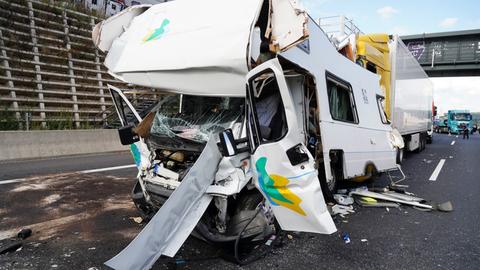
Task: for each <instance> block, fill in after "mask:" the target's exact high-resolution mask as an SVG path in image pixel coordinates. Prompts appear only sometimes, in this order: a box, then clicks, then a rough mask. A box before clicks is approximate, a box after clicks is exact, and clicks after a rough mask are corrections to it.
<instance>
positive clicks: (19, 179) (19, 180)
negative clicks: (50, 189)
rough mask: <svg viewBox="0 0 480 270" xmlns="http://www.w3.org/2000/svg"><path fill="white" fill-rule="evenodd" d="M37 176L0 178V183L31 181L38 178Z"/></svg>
mask: <svg viewBox="0 0 480 270" xmlns="http://www.w3.org/2000/svg"><path fill="white" fill-rule="evenodd" d="M38 179H40V178H39V177H32V178H17V179H10V180H0V185H6V184H12V183H20V182H24V181H33V180H38Z"/></svg>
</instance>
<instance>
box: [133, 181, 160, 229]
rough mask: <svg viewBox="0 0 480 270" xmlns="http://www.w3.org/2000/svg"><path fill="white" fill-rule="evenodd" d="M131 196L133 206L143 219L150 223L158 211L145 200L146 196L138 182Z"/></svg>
mask: <svg viewBox="0 0 480 270" xmlns="http://www.w3.org/2000/svg"><path fill="white" fill-rule="evenodd" d="M131 196H132V201H133V204H134V205H135V207H136V208H137V210H138V212H139V214H140V216H141V217H142V219H143V220H144V221H149V220H150V219H151V218H152V217H153V215H154V214H155V212H156V210H157V209H155V208H153V207H152V205H150V204H149V203H148V202H147V201H146V200H145V196H144V195H143V192H142V188H141V186H140V182H138V180H137V183H136V184H135V186H134V187H133V190H132V194H131Z"/></svg>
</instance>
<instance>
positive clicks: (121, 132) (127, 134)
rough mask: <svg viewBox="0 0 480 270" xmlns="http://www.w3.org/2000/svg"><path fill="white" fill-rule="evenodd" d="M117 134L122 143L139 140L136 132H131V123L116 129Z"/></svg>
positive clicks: (131, 142) (127, 143)
mask: <svg viewBox="0 0 480 270" xmlns="http://www.w3.org/2000/svg"><path fill="white" fill-rule="evenodd" d="M118 136H120V142H121V143H122V145H130V144H133V143H136V142H138V141H140V137H139V136H138V134H136V133H135V132H133V125H128V126H124V127H121V128H119V129H118Z"/></svg>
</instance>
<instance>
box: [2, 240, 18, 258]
mask: <svg viewBox="0 0 480 270" xmlns="http://www.w3.org/2000/svg"><path fill="white" fill-rule="evenodd" d="M22 245H23V244H22V242H14V243H11V244H9V245H6V246H5V247H3V248H2V249H0V255H2V254H6V253H10V252H15V251H17V250H18V249H20V248H22Z"/></svg>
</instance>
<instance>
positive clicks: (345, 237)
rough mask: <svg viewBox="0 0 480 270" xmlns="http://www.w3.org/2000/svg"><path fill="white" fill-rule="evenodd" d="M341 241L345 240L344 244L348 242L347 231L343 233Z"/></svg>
mask: <svg viewBox="0 0 480 270" xmlns="http://www.w3.org/2000/svg"><path fill="white" fill-rule="evenodd" d="M342 238H343V241H345V244H349V243H350V235H348V233H343V236H342Z"/></svg>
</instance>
